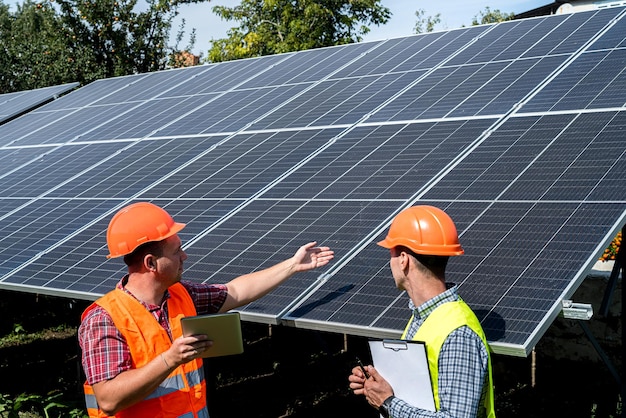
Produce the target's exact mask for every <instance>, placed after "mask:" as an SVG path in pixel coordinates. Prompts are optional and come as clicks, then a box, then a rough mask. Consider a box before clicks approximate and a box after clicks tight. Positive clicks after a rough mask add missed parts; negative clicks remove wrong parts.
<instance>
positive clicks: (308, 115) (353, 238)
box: [0, 7, 626, 356]
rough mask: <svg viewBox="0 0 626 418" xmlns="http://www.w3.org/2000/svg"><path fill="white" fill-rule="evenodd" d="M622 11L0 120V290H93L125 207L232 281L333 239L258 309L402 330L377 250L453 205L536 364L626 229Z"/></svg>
mask: <svg viewBox="0 0 626 418" xmlns="http://www.w3.org/2000/svg"><path fill="white" fill-rule="evenodd" d="M625 13H626V12H625V9H624V8H623V7H615V8H605V9H601V10H597V11H588V12H581V13H576V14H569V15H566V14H562V15H556V16H547V17H541V18H533V19H526V20H518V21H509V22H503V23H499V24H493V25H482V26H474V27H469V28H461V29H456V30H450V31H442V32H436V33H427V34H421V35H416V36H410V37H404V38H398V39H391V40H387V41H379V42H369V43H358V44H353V45H344V46H339V47H332V48H321V49H316V50H310V51H301V52H295V53H287V54H279V55H274V56H268V57H261V58H255V59H247V60H239V61H232V62H226V63H220V64H211V65H203V66H197V67H191V68H186V69H177V70H168V71H162V72H157V73H149V74H138V75H133V76H127V77H119V78H113V79H106V80H99V81H97V82H94V83H91V84H89V85H87V86H84V87H82V88H80V89H77V90H75V91H73V92H72V93H70V94H68V95H66V96H63V97H61V98H60V99H59V100H56V101H54V102H52V103H50V104H48V105H45V106H42V107H40V108H38V109H36V110H34V111H31V112H29V113H28V114H25V115H22V116H21V117H18V118H15V119H14V120H12V121H11V122H9V123H6V124H4V125H2V126H0V138H2V140H1V141H0V162H2V163H3V164H4V165H3V166H4V167H6V170H5V171H4V172H3V173H2V174H1V175H0V186H1V187H0V190H1V191H0V201H1V202H2V204H1V205H0V208H1V210H0V220H2V223H0V225H2V227H1V228H2V230H1V232H2V236H3V237H4V238H3V239H2V241H3V245H2V246H1V247H0V248H3V250H2V252H3V253H4V254H3V257H2V260H3V261H2V262H1V263H0V287H3V288H8V289H16V290H25V291H32V292H38V293H49V294H54V295H61V296H68V297H78V298H83V299H87V300H91V299H95V298H97V297H98V296H100V295H102V294H104V293H105V292H107V291H108V290H110V289H112V288H113V287H114V286H115V283H116V282H117V281H118V280H119V279H120V278H121V277H122V275H123V274H124V270H125V268H124V266H123V264H122V263H121V262H119V261H118V260H109V261H107V260H106V259H105V254H106V253H107V251H106V248H105V247H106V244H105V231H106V226H107V224H108V221H109V220H110V218H111V216H112V215H113V214H114V213H115V212H116V211H117V210H118V209H119V208H121V207H123V206H125V205H127V204H129V203H131V202H134V201H145V200H147V201H152V202H154V203H156V204H159V205H161V206H163V207H164V208H165V209H166V210H168V211H169V212H170V213H171V214H172V215H173V216H174V218H175V219H177V220H178V221H180V222H185V223H187V225H188V226H187V227H186V228H185V229H184V230H183V231H181V233H180V236H181V239H182V240H183V243H184V245H185V249H186V251H187V253H188V255H189V259H188V260H187V262H186V265H185V277H186V278H188V279H190V280H195V281H198V282H206V283H224V282H226V281H228V280H230V279H232V278H234V277H236V276H238V275H241V274H244V273H248V272H250V271H252V270H256V269H260V268H264V267H268V266H270V265H271V264H274V263H276V262H278V261H280V260H283V259H285V258H287V257H289V256H291V255H292V254H293V252H294V251H295V250H296V249H297V248H298V247H299V246H300V245H302V244H304V243H306V242H308V241H312V240H316V241H318V242H319V243H323V244H325V245H329V246H331V247H332V248H333V249H334V250H335V254H336V258H335V260H334V261H333V262H332V263H331V264H330V265H328V266H326V267H325V268H323V269H321V270H319V271H312V272H307V273H303V274H300V275H296V276H295V277H293V278H292V279H290V280H289V281H288V282H286V283H285V284H283V285H282V286H280V287H279V288H277V289H276V290H274V291H272V292H271V293H270V294H268V295H267V296H265V297H264V298H262V299H259V300H258V301H255V302H253V303H250V304H249V305H247V306H245V307H242V308H241V309H240V312H241V314H242V317H243V318H244V319H245V320H249V321H255V322H263V323H271V324H279V323H282V324H290V325H293V326H297V327H303V328H310V329H322V330H329V331H334V332H345V333H351V334H356V335H364V336H372V337H387V336H390V337H398V336H399V335H400V333H401V330H402V329H403V328H404V325H405V322H406V320H407V319H408V317H409V312H408V310H407V304H408V298H407V296H406V294H404V293H402V292H399V291H398V290H397V289H396V288H395V287H394V284H393V280H392V279H391V275H390V272H389V268H388V257H389V255H388V252H387V251H385V250H383V249H381V248H380V247H378V246H377V245H376V244H375V243H376V242H377V241H378V240H380V239H381V238H382V237H383V236H384V235H385V233H386V230H387V228H388V225H389V223H390V222H391V220H392V218H393V216H394V215H395V214H396V213H397V212H399V211H400V210H402V209H403V208H405V207H408V206H410V205H414V204H431V205H435V206H438V207H441V208H443V209H445V210H446V211H448V213H450V215H451V216H452V218H453V219H454V220H455V222H456V224H457V228H458V230H459V233H460V238H461V242H462V245H463V246H464V248H465V250H466V253H465V255H463V256H462V257H455V258H453V259H452V260H451V261H450V264H449V272H448V274H449V276H448V279H449V280H450V281H453V282H455V283H457V284H458V285H459V288H460V293H461V295H462V296H463V298H464V299H465V300H466V301H467V302H468V303H469V304H470V306H471V307H472V308H473V309H474V310H475V312H476V313H477V315H478V317H479V319H480V320H481V322H482V324H483V327H484V329H485V331H486V334H487V338H488V339H489V341H490V344H491V346H492V348H493V349H494V351H496V352H500V353H504V354H511V355H519V356H524V355H527V354H528V353H529V352H530V350H531V349H532V348H533V347H534V346H535V345H536V343H537V342H538V340H539V339H540V338H541V336H542V335H543V333H544V332H545V330H546V329H547V327H548V326H549V325H550V323H551V322H552V321H553V320H554V318H555V317H556V316H557V315H558V313H559V311H560V309H561V301H562V300H563V299H567V298H569V297H571V295H572V294H573V293H574V291H575V290H576V288H577V287H578V285H580V283H581V282H582V280H583V279H584V278H585V276H586V275H587V273H588V272H589V271H590V269H591V267H592V266H593V264H594V262H595V260H597V258H598V256H599V254H600V253H601V252H602V251H603V249H604V248H605V247H606V245H607V244H608V243H609V242H610V240H611V239H612V238H613V236H614V235H615V233H616V232H617V231H618V230H619V229H620V228H621V227H622V225H623V224H624V223H625V222H626V192H625V191H624V188H623V187H620V185H621V184H624V182H625V181H626V169H625V168H624V167H626V164H625V162H626V147H625V146H624V145H625V144H626V142H625V141H624V139H623V135H622V132H623V130H624V125H625V124H626V108H625V105H626V93H624V92H626V89H624V88H623V87H624V83H625V74H624V69H623V67H624V66H623V65H621V63H622V62H623V60H624V54H625V53H626V49H625V48H624V47H625V45H626V44H625V42H626V35H624V33H626V31H625V30H624V29H625V27H624V25H626V16H625Z"/></svg>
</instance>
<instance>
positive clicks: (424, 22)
mask: <svg viewBox="0 0 626 418" xmlns="http://www.w3.org/2000/svg"><path fill="white" fill-rule="evenodd" d="M425 14H426V11H425V10H424V9H419V10H417V11H416V12H415V17H416V18H417V21H416V22H415V26H414V27H413V33H417V34H420V33H426V32H432V31H433V30H435V26H436V25H438V24H439V23H441V13H437V14H436V15H435V16H425Z"/></svg>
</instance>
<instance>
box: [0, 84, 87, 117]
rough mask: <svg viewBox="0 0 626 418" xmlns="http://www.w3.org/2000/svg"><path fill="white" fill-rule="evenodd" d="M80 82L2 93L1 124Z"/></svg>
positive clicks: (0, 99)
mask: <svg viewBox="0 0 626 418" xmlns="http://www.w3.org/2000/svg"><path fill="white" fill-rule="evenodd" d="M78 85H79V83H67V84H62V85H59V86H52V87H43V88H40V89H34V90H26V91H19V92H15V93H3V94H0V124H2V123H4V122H6V121H8V120H10V119H11V118H14V117H16V116H19V115H20V114H22V113H25V112H28V111H29V110H31V109H34V108H36V107H37V106H40V105H42V104H44V103H46V102H49V101H50V100H53V99H55V98H57V97H58V96H60V95H62V94H65V93H67V92H69V91H71V90H72V89H74V88H76V87H78Z"/></svg>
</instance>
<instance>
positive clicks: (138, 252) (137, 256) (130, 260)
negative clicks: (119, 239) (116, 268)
mask: <svg viewBox="0 0 626 418" xmlns="http://www.w3.org/2000/svg"><path fill="white" fill-rule="evenodd" d="M162 242H163V241H149V242H146V243H144V244H141V245H140V246H139V247H137V248H135V251H133V252H132V253H130V254H126V255H125V256H124V263H126V265H127V266H129V267H130V266H135V265H137V264H138V263H140V262H142V260H143V258H144V257H145V256H146V255H147V254H152V255H154V256H155V257H161V256H162V255H163V245H162Z"/></svg>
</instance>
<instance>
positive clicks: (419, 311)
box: [409, 283, 459, 321]
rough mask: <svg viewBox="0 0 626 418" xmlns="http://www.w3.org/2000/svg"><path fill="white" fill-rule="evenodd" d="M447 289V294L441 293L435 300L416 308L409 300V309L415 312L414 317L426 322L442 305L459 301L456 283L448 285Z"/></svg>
mask: <svg viewBox="0 0 626 418" xmlns="http://www.w3.org/2000/svg"><path fill="white" fill-rule="evenodd" d="M446 287H447V290H446V291H445V292H443V293H440V294H438V295H437V296H435V297H434V298H432V299H429V300H427V301H426V302H424V303H422V304H421V305H420V306H418V307H416V306H415V304H414V303H413V301H412V300H411V299H409V309H410V310H411V311H412V312H413V315H414V316H415V318H416V319H420V320H422V321H424V320H426V318H428V315H430V314H431V312H432V311H434V310H435V309H436V308H437V307H439V306H440V305H443V304H444V303H448V302H455V301H457V300H459V294H458V292H457V286H456V285H455V284H454V283H446Z"/></svg>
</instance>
